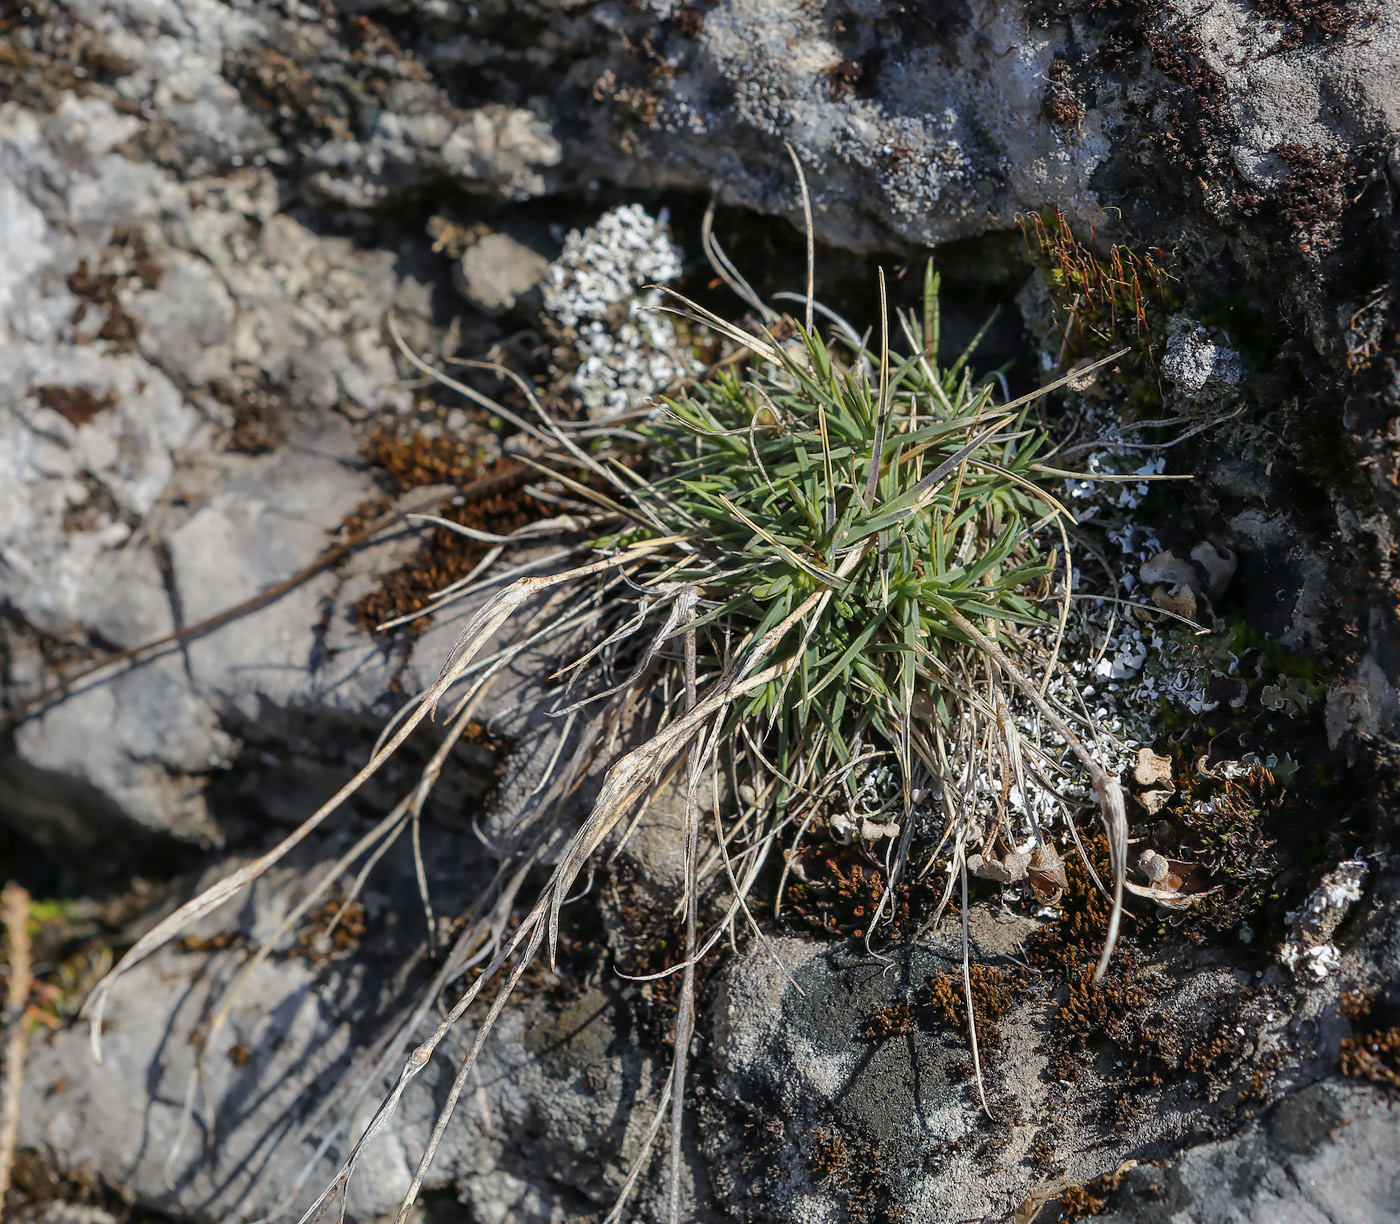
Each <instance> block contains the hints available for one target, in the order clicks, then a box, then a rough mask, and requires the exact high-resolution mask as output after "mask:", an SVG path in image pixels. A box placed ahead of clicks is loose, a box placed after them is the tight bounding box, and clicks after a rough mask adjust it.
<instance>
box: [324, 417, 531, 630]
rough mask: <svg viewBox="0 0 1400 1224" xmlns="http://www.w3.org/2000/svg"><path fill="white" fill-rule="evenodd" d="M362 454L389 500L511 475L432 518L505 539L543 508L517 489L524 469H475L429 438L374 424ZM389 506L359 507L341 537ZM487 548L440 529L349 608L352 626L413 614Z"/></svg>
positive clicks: (382, 502) (457, 450) (504, 465)
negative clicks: (430, 488) (385, 487)
mask: <svg viewBox="0 0 1400 1224" xmlns="http://www.w3.org/2000/svg"><path fill="white" fill-rule="evenodd" d="M364 453H365V457H366V459H367V460H368V461H369V462H370V464H371V465H372V466H374V467H376V468H378V469H379V470H380V471H381V472H382V473H383V474H384V477H385V479H386V483H387V484H388V485H389V487H390V490H391V494H392V495H393V496H397V495H400V494H403V493H407V492H409V491H411V490H413V489H418V488H422V487H424V486H427V485H456V486H459V487H461V486H465V485H468V484H470V483H472V482H473V481H475V480H478V479H481V478H482V477H487V476H493V475H506V474H509V473H511V472H516V474H517V475H516V479H513V480H510V481H508V482H507V483H506V484H505V485H504V486H503V487H501V488H498V489H497V490H496V491H495V492H493V493H491V494H489V495H487V496H485V497H479V498H474V499H472V500H470V501H468V502H465V503H463V504H461V505H456V504H453V505H448V506H446V507H444V508H443V509H442V510H441V511H440V515H441V517H442V518H444V519H446V520H448V521H449V522H454V523H460V524H462V525H463V526H467V527H475V528H478V529H480V530H482V531H488V532H492V533H495V534H505V533H506V532H509V531H513V530H515V529H516V528H519V527H523V526H524V525H525V524H526V523H528V522H530V521H531V520H532V519H534V518H536V517H538V516H539V515H540V514H541V513H542V512H543V509H544V508H543V507H542V506H541V505H540V503H538V502H536V501H535V500H534V499H533V498H532V497H530V496H529V495H528V494H526V493H525V492H524V491H523V490H524V486H525V484H526V483H528V481H529V479H530V472H529V470H528V469H524V468H518V469H517V465H515V464H514V463H512V462H511V461H510V460H504V459H502V460H497V461H495V462H494V463H490V464H486V463H483V462H482V461H481V460H480V458H479V456H477V455H476V454H475V453H474V452H473V451H472V450H471V449H470V448H468V447H467V446H466V445H465V444H464V443H462V442H459V441H457V440H455V439H453V438H449V437H446V436H439V437H436V438H429V437H427V436H425V435H424V434H423V433H421V432H413V433H408V434H404V433H400V432H398V431H396V430H394V429H392V428H390V427H387V426H381V427H377V428H376V429H375V430H374V431H373V432H372V433H371V435H370V438H369V441H368V442H367V443H366V445H365V448H364ZM389 504H390V501H389V500H388V499H387V498H382V497H381V498H374V499H371V500H370V501H369V502H366V503H364V504H362V505H361V506H359V507H357V508H356V510H355V512H354V514H352V515H351V516H350V518H349V519H347V520H346V523H345V524H342V531H348V530H350V529H351V528H352V527H355V528H358V527H362V526H363V525H364V524H366V523H368V522H369V521H371V520H372V519H373V518H375V517H377V516H378V515H379V514H382V513H383V512H384V510H385V509H387V508H388V505H389ZM488 547H489V545H486V544H483V543H481V542H480V541H478V540H472V539H468V538H467V537H466V536H463V535H459V534H458V533H457V532H454V531H451V530H450V529H448V528H446V527H436V528H434V529H433V531H432V533H431V534H430V535H429V537H428V539H427V541H426V542H425V543H424V545H423V546H422V547H421V548H420V549H418V550H417V551H416V552H415V553H414V554H413V556H412V557H410V558H409V560H408V561H407V562H406V563H405V564H404V565H402V566H400V567H399V568H398V569H396V570H394V571H392V572H391V573H389V574H387V575H385V576H384V578H383V579H381V581H380V585H379V586H378V588H377V589H375V590H373V591H371V592H370V593H369V594H367V595H365V596H364V597H363V598H361V599H360V600H359V602H357V603H356V605H355V617H356V620H357V621H358V623H359V624H360V626H361V628H363V629H364V630H365V631H366V632H371V631H373V629H374V628H375V626H377V625H380V624H383V623H384V622H385V621H388V620H393V619H395V618H396V617H400V616H405V615H408V614H410V613H413V612H419V611H421V610H422V609H423V608H425V607H427V606H428V605H429V604H430V603H431V602H432V598H433V595H434V594H435V593H436V592H437V591H440V590H442V589H443V588H444V587H447V586H450V585H451V584H452V583H453V582H455V581H456V580H457V579H458V578H461V577H463V576H464V575H466V574H468V573H470V572H471V570H472V568H473V567H474V566H475V565H476V564H477V562H478V561H480V560H481V558H482V557H483V556H484V555H485V553H486V550H487V548H488ZM426 627H427V621H426V620H423V619H420V620H416V621H412V622H410V623H409V625H408V626H407V629H408V631H409V632H410V633H415V634H416V633H421V632H422V631H423V629H424V628H426Z"/></svg>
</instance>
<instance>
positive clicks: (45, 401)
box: [30, 386, 117, 428]
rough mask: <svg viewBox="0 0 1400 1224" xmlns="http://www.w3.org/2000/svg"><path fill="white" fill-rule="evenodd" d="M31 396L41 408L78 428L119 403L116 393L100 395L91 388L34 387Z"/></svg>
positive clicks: (31, 389)
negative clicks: (50, 411) (48, 410)
mask: <svg viewBox="0 0 1400 1224" xmlns="http://www.w3.org/2000/svg"><path fill="white" fill-rule="evenodd" d="M30 394H31V395H33V396H34V398H35V399H37V400H38V401H39V405H40V407H43V408H48V409H50V410H52V411H53V412H56V413H58V415H59V416H61V417H62V418H63V419H64V420H66V421H68V422H69V423H70V424H72V425H75V426H77V427H78V428H82V426H84V425H86V424H87V423H88V422H89V421H91V420H92V419H93V418H94V417H95V416H97V415H98V413H101V412H106V411H107V409H108V408H111V407H113V406H114V405H115V404H116V402H117V395H116V392H115V391H111V390H108V391H104V392H103V393H102V394H101V395H98V394H97V392H96V391H94V390H93V389H92V388H91V387H53V386H42V387H32V388H30Z"/></svg>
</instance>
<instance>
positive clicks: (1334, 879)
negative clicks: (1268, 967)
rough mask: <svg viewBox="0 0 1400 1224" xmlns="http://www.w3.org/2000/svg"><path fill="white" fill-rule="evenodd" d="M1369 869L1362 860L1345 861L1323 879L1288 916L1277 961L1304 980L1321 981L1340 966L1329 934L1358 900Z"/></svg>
mask: <svg viewBox="0 0 1400 1224" xmlns="http://www.w3.org/2000/svg"><path fill="white" fill-rule="evenodd" d="M1369 874H1370V869H1369V868H1368V867H1367V865H1366V863H1365V862H1363V861H1362V860H1361V859H1348V860H1347V861H1346V862H1343V863H1338V864H1337V866H1336V867H1335V868H1333V869H1332V870H1331V871H1329V872H1328V873H1327V874H1326V875H1325V876H1323V877H1322V882H1321V883H1320V884H1319V885H1318V886H1317V888H1315V889H1314V890H1313V891H1312V893H1310V894H1309V896H1308V899H1307V900H1306V901H1304V902H1303V905H1302V908H1301V909H1297V910H1294V911H1293V912H1292V913H1290V914H1289V915H1288V921H1289V923H1290V925H1291V926H1292V928H1293V930H1292V932H1291V933H1290V935H1289V936H1288V939H1287V940H1286V941H1285V943H1284V945H1283V947H1282V948H1281V949H1280V950H1279V959H1280V960H1281V961H1282V962H1283V963H1284V965H1285V966H1287V967H1288V968H1289V969H1291V970H1292V971H1293V973H1294V974H1295V976H1297V977H1298V978H1299V979H1301V980H1303V981H1308V980H1312V981H1318V982H1320V981H1322V980H1323V979H1325V978H1327V977H1328V976H1329V975H1330V974H1331V973H1332V972H1333V971H1334V970H1336V969H1337V967H1338V966H1339V964H1340V963H1341V954H1340V953H1339V952H1338V950H1337V948H1336V945H1334V944H1333V943H1332V942H1331V940H1332V934H1333V932H1334V931H1336V929H1337V928H1338V927H1339V926H1340V925H1341V924H1342V920H1343V919H1344V918H1345V917H1346V916H1347V914H1348V913H1349V912H1350V910H1351V907H1352V906H1353V905H1355V904H1356V903H1357V902H1358V901H1360V900H1361V890H1362V888H1363V886H1364V885H1365V883H1366V877H1367V875H1369Z"/></svg>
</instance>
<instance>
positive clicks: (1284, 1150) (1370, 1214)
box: [1099, 1084, 1400, 1224]
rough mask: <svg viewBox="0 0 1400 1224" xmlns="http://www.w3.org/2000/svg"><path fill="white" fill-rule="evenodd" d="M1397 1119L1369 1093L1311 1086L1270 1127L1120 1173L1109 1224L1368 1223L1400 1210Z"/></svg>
mask: <svg viewBox="0 0 1400 1224" xmlns="http://www.w3.org/2000/svg"><path fill="white" fill-rule="evenodd" d="M1397 1142H1400V1120H1397V1117H1396V1114H1395V1111H1394V1110H1393V1109H1388V1108H1387V1107H1386V1106H1385V1104H1384V1103H1383V1102H1381V1101H1380V1100H1378V1099H1376V1097H1375V1095H1374V1094H1370V1093H1356V1092H1346V1091H1344V1090H1343V1091H1342V1092H1338V1090H1337V1089H1335V1088H1333V1087H1331V1086H1330V1085H1323V1084H1316V1085H1314V1086H1312V1087H1309V1088H1305V1089H1303V1090H1302V1091H1301V1092H1298V1093H1295V1094H1294V1095H1293V1096H1290V1097H1288V1098H1286V1099H1285V1100H1284V1101H1282V1102H1281V1103H1280V1104H1279V1105H1278V1106H1276V1107H1275V1109H1274V1112H1273V1115H1272V1117H1271V1118H1270V1119H1269V1122H1268V1124H1267V1126H1262V1127H1251V1128H1250V1129H1249V1130H1248V1131H1247V1132H1246V1133H1245V1134H1243V1135H1240V1136H1237V1137H1235V1138H1232V1139H1227V1140H1224V1141H1222V1142H1220V1143H1209V1144H1202V1145H1201V1146H1199V1147H1194V1148H1192V1149H1190V1150H1189V1151H1187V1152H1186V1153H1185V1154H1184V1155H1182V1156H1180V1157H1178V1158H1177V1159H1175V1160H1172V1161H1170V1162H1167V1163H1166V1164H1165V1165H1164V1166H1160V1167H1154V1166H1152V1165H1139V1166H1138V1167H1137V1168H1135V1169H1132V1170H1131V1171H1129V1172H1127V1173H1125V1174H1124V1175H1123V1177H1122V1179H1121V1181H1120V1184H1119V1186H1118V1187H1117V1189H1116V1190H1115V1192H1114V1194H1113V1196H1112V1197H1111V1199H1110V1200H1109V1210H1108V1212H1107V1213H1106V1214H1103V1215H1101V1216H1100V1217H1099V1218H1100V1219H1102V1220H1104V1221H1106V1224H1186V1222H1187V1221H1197V1220H1210V1221H1212V1222H1215V1221H1219V1224H1236V1222H1238V1224H1246V1222H1247V1221H1254V1220H1264V1219H1274V1220H1284V1219H1287V1220H1296V1221H1299V1224H1323V1222H1324V1221H1327V1222H1328V1224H1370V1222H1371V1221H1374V1220H1386V1219H1390V1218H1391V1217H1392V1216H1394V1214H1395V1213H1396V1211H1400V1174H1397V1172H1396V1170H1395V1166H1394V1162H1393V1161H1392V1160H1391V1158H1390V1156H1391V1153H1392V1152H1394V1150H1395V1145H1396V1143H1397Z"/></svg>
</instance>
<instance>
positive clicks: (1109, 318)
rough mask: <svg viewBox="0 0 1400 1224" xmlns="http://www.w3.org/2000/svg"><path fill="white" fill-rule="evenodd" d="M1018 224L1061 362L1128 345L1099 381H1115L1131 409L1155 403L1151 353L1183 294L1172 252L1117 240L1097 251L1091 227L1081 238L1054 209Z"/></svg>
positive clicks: (1158, 348)
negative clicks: (1043, 291)
mask: <svg viewBox="0 0 1400 1224" xmlns="http://www.w3.org/2000/svg"><path fill="white" fill-rule="evenodd" d="M1017 221H1018V223H1019V224H1020V226H1021V230H1022V233H1023V234H1024V235H1025V241H1026V248H1027V250H1028V252H1029V254H1030V258H1031V262H1032V263H1033V264H1034V265H1035V266H1036V267H1038V268H1040V269H1041V270H1042V272H1043V273H1044V274H1045V281H1046V285H1047V286H1048V288H1049V291H1050V301H1051V305H1052V307H1053V311H1054V326H1055V330H1056V331H1057V332H1058V333H1059V336H1060V353H1059V357H1060V363H1061V365H1063V366H1072V365H1074V364H1075V363H1076V362H1078V361H1081V360H1083V359H1085V358H1091V357H1101V356H1103V355H1104V354H1105V353H1109V352H1112V351H1113V350H1115V349H1119V348H1125V347H1126V348H1128V349H1129V350H1130V351H1129V352H1128V353H1126V354H1124V356H1123V357H1122V359H1121V360H1120V361H1119V363H1118V365H1117V366H1116V367H1115V368H1114V369H1113V371H1112V372H1111V373H1110V374H1105V375H1104V376H1102V381H1104V382H1111V383H1113V384H1114V385H1117V386H1121V387H1122V388H1123V389H1124V390H1125V391H1126V392H1127V393H1128V395H1129V399H1130V402H1131V404H1132V406H1134V407H1138V408H1142V409H1156V408H1157V407H1159V406H1160V404H1161V399H1162V390H1161V383H1160V380H1159V376H1158V371H1157V355H1158V353H1159V352H1160V351H1161V347H1162V345H1163V343H1164V342H1165V327H1166V321H1167V317H1168V316H1169V315H1170V313H1171V312H1172V311H1173V310H1176V309H1179V308H1180V306H1181V303H1182V296H1183V295H1182V290H1181V286H1180V277H1181V270H1180V267H1179V265H1178V263H1177V261H1176V259H1175V257H1174V256H1172V255H1171V254H1169V253H1168V252H1166V251H1164V250H1162V249H1161V248H1160V247H1150V248H1148V249H1147V250H1145V251H1142V252H1138V251H1134V250H1133V249H1132V248H1130V247H1127V246H1124V245H1122V244H1121V243H1116V242H1115V243H1113V244H1111V245H1110V246H1109V248H1108V250H1107V251H1106V252H1100V250H1099V247H1098V244H1097V242H1096V241H1095V237H1094V234H1093V232H1092V231H1090V234H1089V240H1088V242H1081V241H1080V240H1079V239H1078V238H1077V237H1076V236H1075V235H1074V232H1073V231H1072V230H1071V229H1070V226H1069V222H1068V221H1067V220H1066V219H1065V215H1064V214H1063V213H1062V212H1060V211H1059V209H1056V210H1055V211H1054V212H1052V213H1049V214H1047V215H1044V216H1042V215H1041V214H1040V213H1034V212H1032V213H1026V214H1024V215H1021V216H1018V217H1017Z"/></svg>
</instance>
